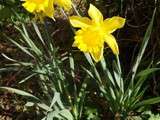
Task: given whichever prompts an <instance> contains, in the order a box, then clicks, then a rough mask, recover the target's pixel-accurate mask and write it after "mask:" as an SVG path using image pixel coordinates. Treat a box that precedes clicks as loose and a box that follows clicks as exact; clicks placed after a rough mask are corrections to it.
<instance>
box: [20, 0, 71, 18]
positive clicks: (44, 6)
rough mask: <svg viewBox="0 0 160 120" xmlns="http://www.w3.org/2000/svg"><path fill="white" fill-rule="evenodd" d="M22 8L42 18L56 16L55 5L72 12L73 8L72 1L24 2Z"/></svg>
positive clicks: (39, 0) (34, 0)
mask: <svg viewBox="0 0 160 120" xmlns="http://www.w3.org/2000/svg"><path fill="white" fill-rule="evenodd" d="M23 1H24V3H23V4H22V6H23V7H24V8H25V9H26V10H27V11H29V12H31V13H34V14H38V15H40V16H42V17H43V16H48V17H50V18H53V16H54V4H56V5H58V6H60V7H63V8H64V9H65V10H70V9H71V7H72V2H71V0H23Z"/></svg>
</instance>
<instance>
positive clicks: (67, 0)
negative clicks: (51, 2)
mask: <svg viewBox="0 0 160 120" xmlns="http://www.w3.org/2000/svg"><path fill="white" fill-rule="evenodd" d="M55 3H56V4H57V5H59V6H60V7H63V8H64V9H65V10H68V11H69V10H70V9H71V8H72V1H71V0H55Z"/></svg>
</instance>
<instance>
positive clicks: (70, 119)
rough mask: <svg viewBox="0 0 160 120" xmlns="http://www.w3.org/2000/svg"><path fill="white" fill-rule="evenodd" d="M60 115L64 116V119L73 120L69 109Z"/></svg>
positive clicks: (62, 111)
mask: <svg viewBox="0 0 160 120" xmlns="http://www.w3.org/2000/svg"><path fill="white" fill-rule="evenodd" d="M60 115H62V116H63V117H65V118H67V120H73V116H72V114H71V113H70V111H69V110H67V109H64V110H61V111H60Z"/></svg>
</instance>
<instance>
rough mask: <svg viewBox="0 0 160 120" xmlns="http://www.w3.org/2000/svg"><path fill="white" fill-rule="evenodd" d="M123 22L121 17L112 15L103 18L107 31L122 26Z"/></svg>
mask: <svg viewBox="0 0 160 120" xmlns="http://www.w3.org/2000/svg"><path fill="white" fill-rule="evenodd" d="M124 24H125V19H124V18H122V17H118V16H114V17H112V18H108V19H105V20H104V26H105V30H106V31H107V32H109V33H112V32H114V31H115V30H116V29H119V28H122V27H123V26H124Z"/></svg>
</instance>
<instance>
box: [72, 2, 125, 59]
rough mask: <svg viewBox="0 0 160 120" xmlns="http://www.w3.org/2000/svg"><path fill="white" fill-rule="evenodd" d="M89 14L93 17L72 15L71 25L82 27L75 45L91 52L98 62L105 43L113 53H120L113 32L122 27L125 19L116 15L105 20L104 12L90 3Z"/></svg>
mask: <svg viewBox="0 0 160 120" xmlns="http://www.w3.org/2000/svg"><path fill="white" fill-rule="evenodd" d="M88 14H89V16H90V18H91V19H90V18H88V17H80V16H72V17H70V23H71V25H72V26H74V27H76V28H80V29H79V30H78V31H77V32H76V33H75V37H74V39H75V41H74V43H73V46H74V47H78V48H79V49H80V50H81V51H82V52H85V53H90V54H91V56H92V57H93V59H94V60H95V61H96V62H98V61H100V60H101V58H102V57H103V48H104V43H107V44H108V46H109V47H110V48H111V49H112V51H113V53H114V54H115V55H118V54H119V48H118V45H117V42H116V39H115V37H114V36H113V35H112V34H111V33H113V32H114V31H115V30H116V29H119V28H122V27H123V26H124V24H125V19H124V18H122V17H118V16H114V17H112V18H107V19H105V20H104V19H103V15H102V13H101V12H100V11H99V10H98V9H97V8H96V7H95V6H93V5H92V4H90V7H89V10H88Z"/></svg>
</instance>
